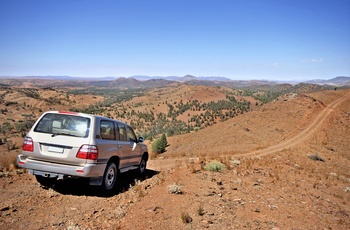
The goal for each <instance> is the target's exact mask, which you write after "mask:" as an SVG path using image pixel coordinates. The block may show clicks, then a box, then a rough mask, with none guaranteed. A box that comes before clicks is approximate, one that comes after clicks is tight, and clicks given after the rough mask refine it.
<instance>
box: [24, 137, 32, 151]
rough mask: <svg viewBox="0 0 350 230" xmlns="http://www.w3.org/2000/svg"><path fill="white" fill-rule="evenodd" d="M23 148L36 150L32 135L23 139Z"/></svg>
mask: <svg viewBox="0 0 350 230" xmlns="http://www.w3.org/2000/svg"><path fill="white" fill-rule="evenodd" d="M22 150H24V151H28V152H33V151H34V144H33V139H32V138H31V137H25V138H24V140H23V145H22Z"/></svg>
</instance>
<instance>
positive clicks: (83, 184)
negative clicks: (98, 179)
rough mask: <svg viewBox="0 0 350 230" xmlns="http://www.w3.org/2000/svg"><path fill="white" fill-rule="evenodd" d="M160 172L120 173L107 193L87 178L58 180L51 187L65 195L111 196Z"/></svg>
mask: <svg viewBox="0 0 350 230" xmlns="http://www.w3.org/2000/svg"><path fill="white" fill-rule="evenodd" d="M158 173H159V172H158V171H154V170H149V169H147V170H146V171H145V173H144V174H143V175H139V174H138V172H137V170H136V171H129V172H125V173H122V174H119V176H118V179H117V184H116V186H115V188H114V189H113V190H112V191H110V192H107V193H106V192H103V191H102V190H101V189H100V188H99V187H98V186H91V185H89V180H88V179H85V178H70V179H66V180H62V181H57V182H56V183H55V184H53V185H52V186H51V187H50V188H52V189H53V190H55V191H56V192H59V193H61V194H63V195H75V196H98V197H111V196H115V195H117V194H119V193H122V192H125V191H127V190H128V189H129V188H130V187H132V186H134V185H135V183H136V181H144V180H146V179H150V178H152V177H153V176H155V175H157V174H158ZM46 188H47V187H46ZM47 189H48V188H47Z"/></svg>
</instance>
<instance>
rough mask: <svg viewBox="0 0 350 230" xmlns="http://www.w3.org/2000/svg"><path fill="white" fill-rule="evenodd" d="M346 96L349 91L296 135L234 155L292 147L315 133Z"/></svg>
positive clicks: (256, 153)
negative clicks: (271, 144) (258, 148)
mask: <svg viewBox="0 0 350 230" xmlns="http://www.w3.org/2000/svg"><path fill="white" fill-rule="evenodd" d="M348 98H350V93H347V94H345V95H344V96H342V97H340V98H339V99H337V100H335V101H333V102H332V103H330V104H329V105H327V106H326V107H325V108H324V109H323V110H322V111H321V112H320V113H319V114H318V115H317V117H316V118H315V119H314V120H313V121H312V122H311V123H310V125H308V126H307V127H305V128H304V129H303V130H301V131H300V132H299V133H298V134H297V135H295V136H294V137H292V138H290V139H287V140H284V141H282V142H280V143H278V144H276V145H273V146H270V147H268V148H265V149H261V150H256V151H253V152H250V153H245V154H240V155H235V156H236V157H249V156H256V157H261V156H265V155H268V154H272V153H275V152H279V151H282V150H283V149H286V148H290V147H293V146H295V145H297V144H299V143H300V142H303V141H305V140H306V139H307V138H308V137H310V136H311V135H312V134H313V133H315V132H316V131H317V130H318V129H319V128H320V127H321V126H322V125H323V123H324V122H325V120H326V118H327V117H328V116H329V115H330V114H331V113H332V112H333V110H334V109H335V108H336V107H337V106H339V105H340V104H341V103H343V102H344V101H346V100H347V99H348Z"/></svg>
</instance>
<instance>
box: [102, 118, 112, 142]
mask: <svg viewBox="0 0 350 230" xmlns="http://www.w3.org/2000/svg"><path fill="white" fill-rule="evenodd" d="M100 136H101V138H102V139H104V140H115V129H114V123H113V122H112V121H104V120H102V121H101V124H100Z"/></svg>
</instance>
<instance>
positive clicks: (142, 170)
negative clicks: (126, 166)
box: [139, 157, 147, 175]
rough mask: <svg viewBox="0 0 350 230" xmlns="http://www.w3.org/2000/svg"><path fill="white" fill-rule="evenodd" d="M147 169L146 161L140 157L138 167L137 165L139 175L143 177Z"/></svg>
mask: <svg viewBox="0 0 350 230" xmlns="http://www.w3.org/2000/svg"><path fill="white" fill-rule="evenodd" d="M146 168H147V160H146V157H142V159H141V162H140V165H139V173H140V174H141V175H143V174H144V173H145V171H146Z"/></svg>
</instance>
